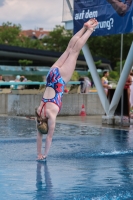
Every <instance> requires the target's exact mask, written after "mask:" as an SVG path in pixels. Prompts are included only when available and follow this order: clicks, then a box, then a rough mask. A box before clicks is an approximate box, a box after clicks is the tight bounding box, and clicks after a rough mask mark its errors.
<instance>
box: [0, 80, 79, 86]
mask: <svg viewBox="0 0 133 200" xmlns="http://www.w3.org/2000/svg"><path fill="white" fill-rule="evenodd" d="M67 84H68V85H79V84H80V81H69V82H68V83H67ZM1 85H5V86H6V85H46V82H32V81H31V82H30V81H27V82H0V86H1Z"/></svg>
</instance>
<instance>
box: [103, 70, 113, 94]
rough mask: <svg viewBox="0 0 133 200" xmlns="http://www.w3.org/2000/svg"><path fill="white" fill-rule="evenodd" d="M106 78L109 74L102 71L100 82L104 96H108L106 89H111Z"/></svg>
mask: <svg viewBox="0 0 133 200" xmlns="http://www.w3.org/2000/svg"><path fill="white" fill-rule="evenodd" d="M108 77H109V72H108V71H104V72H103V77H102V78H101V82H102V86H103V88H104V91H105V93H106V95H108V89H110V88H112V86H111V85H109V84H108V83H109V82H108Z"/></svg>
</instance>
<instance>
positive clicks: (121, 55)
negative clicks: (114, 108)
mask: <svg viewBox="0 0 133 200" xmlns="http://www.w3.org/2000/svg"><path fill="white" fill-rule="evenodd" d="M122 57H123V34H121V52H120V76H121V72H122ZM123 93H124V90H123V91H122V95H121V125H122V124H123V120H122V119H123V97H124V94H123Z"/></svg>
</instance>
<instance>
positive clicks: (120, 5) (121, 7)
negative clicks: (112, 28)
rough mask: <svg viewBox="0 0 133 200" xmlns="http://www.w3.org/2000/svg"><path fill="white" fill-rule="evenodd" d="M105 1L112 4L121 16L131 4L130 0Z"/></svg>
mask: <svg viewBox="0 0 133 200" xmlns="http://www.w3.org/2000/svg"><path fill="white" fill-rule="evenodd" d="M107 1H108V2H109V3H110V4H111V5H112V7H113V8H114V10H115V11H116V12H117V14H118V15H120V16H121V17H122V16H124V15H125V14H126V13H127V11H128V10H129V8H130V6H131V4H132V0H125V1H124V2H123V1H121V0H107Z"/></svg>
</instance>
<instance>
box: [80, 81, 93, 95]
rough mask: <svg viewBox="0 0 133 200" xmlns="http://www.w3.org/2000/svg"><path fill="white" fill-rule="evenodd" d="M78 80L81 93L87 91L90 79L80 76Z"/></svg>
mask: <svg viewBox="0 0 133 200" xmlns="http://www.w3.org/2000/svg"><path fill="white" fill-rule="evenodd" d="M79 81H81V83H80V85H81V93H88V92H89V89H90V87H91V81H90V79H89V78H88V77H81V78H79Z"/></svg>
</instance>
